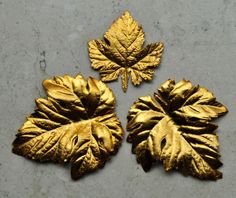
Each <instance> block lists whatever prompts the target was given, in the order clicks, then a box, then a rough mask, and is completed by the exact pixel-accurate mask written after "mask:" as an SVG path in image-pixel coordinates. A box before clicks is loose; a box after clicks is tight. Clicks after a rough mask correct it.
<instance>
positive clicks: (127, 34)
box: [88, 11, 164, 92]
mask: <svg viewBox="0 0 236 198" xmlns="http://www.w3.org/2000/svg"><path fill="white" fill-rule="evenodd" d="M143 44H144V32H143V30H142V27H141V26H139V25H138V23H137V22H136V21H135V20H134V19H133V18H132V16H131V15H130V13H129V12H127V11H126V12H125V13H124V14H123V15H122V16H121V17H120V18H118V19H117V20H116V21H115V22H114V23H113V24H112V25H111V27H110V28H109V30H108V31H107V32H106V33H105V34H104V41H102V40H92V41H90V42H89V43H88V45H89V56H90V60H91V63H92V67H93V68H94V69H96V70H98V71H99V72H100V76H101V80H102V81H104V82H109V81H114V80H116V79H117V78H118V77H119V75H121V80H122V88H123V91H124V92H126V90H127V88H128V80H129V76H131V80H132V83H133V84H134V85H135V86H136V85H139V84H140V83H141V82H142V81H143V80H151V79H152V76H153V73H154V71H153V68H154V67H156V66H158V65H159V63H160V59H161V56H162V52H163V49H164V45H163V44H162V43H161V42H158V43H152V44H149V45H147V46H146V47H145V48H142V46H143Z"/></svg>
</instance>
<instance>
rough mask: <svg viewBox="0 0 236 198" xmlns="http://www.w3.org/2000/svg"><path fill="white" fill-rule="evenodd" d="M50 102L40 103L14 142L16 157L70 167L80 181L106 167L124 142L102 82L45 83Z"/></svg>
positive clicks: (66, 79) (110, 96)
mask: <svg viewBox="0 0 236 198" xmlns="http://www.w3.org/2000/svg"><path fill="white" fill-rule="evenodd" d="M43 86H44V88H45V90H46V92H47V95H48V98H47V99H43V98H39V99H36V105H37V108H36V109H35V112H34V113H33V114H31V115H30V116H29V117H27V120H26V122H25V123H24V124H23V126H22V127H21V128H20V129H19V131H18V133H17V135H16V139H15V141H14V142H13V152H14V153H16V154H19V155H22V156H25V157H27V158H30V159H32V160H36V161H40V162H46V161H53V162H57V163H62V164H71V176H72V178H73V179H75V180H76V179H78V178H80V177H81V176H83V175H84V174H86V173H88V172H92V171H95V170H96V169H98V168H101V167H103V166H104V164H105V162H106V161H107V160H108V159H109V156H110V155H112V154H115V153H116V151H117V150H118V147H119V145H120V144H121V140H122V137H123V129H122V127H121V124H120V121H119V120H118V118H117V117H116V115H115V113H114V108H115V97H114V95H113V93H112V91H111V90H110V89H109V88H108V87H107V85H106V84H104V83H103V82H102V81H98V80H95V79H94V78H92V77H89V78H88V80H87V81H86V80H85V79H84V78H83V77H82V76H81V75H78V76H76V78H72V77H70V76H68V75H65V76H63V77H54V78H53V79H49V80H45V81H44V82H43Z"/></svg>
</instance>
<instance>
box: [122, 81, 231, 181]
mask: <svg viewBox="0 0 236 198" xmlns="http://www.w3.org/2000/svg"><path fill="white" fill-rule="evenodd" d="M227 111H228V110H227V108H226V107H225V106H224V105H222V104H220V103H219V102H217V101H216V98H215V97H214V95H213V94H212V93H211V92H209V91H208V90H207V89H205V88H203V87H200V86H193V85H192V84H191V82H190V81H186V80H182V81H180V82H179V83H177V84H175V82H174V81H173V80H168V81H166V82H165V83H163V84H162V86H161V87H160V89H158V92H157V93H155V94H154V98H152V97H150V96H144V97H140V98H139V99H138V100H137V101H136V102H135V103H134V104H133V106H132V107H131V109H130V110H129V114H128V117H127V118H128V124H127V130H129V131H130V133H129V135H128V137H127V141H128V142H130V143H132V152H133V153H135V154H136V156H137V161H138V162H139V163H141V165H142V167H143V169H144V170H145V171H148V170H149V169H150V168H151V166H152V163H153V162H156V161H161V162H162V163H163V166H164V168H165V170H166V171H170V170H172V169H178V170H180V171H181V172H183V173H184V174H189V175H192V176H195V177H198V178H200V179H212V180H216V179H219V178H221V177H222V173H221V172H219V171H218V170H217V168H218V167H220V166H221V165H222V163H221V162H220V160H219V157H220V154H219V149H218V147H219V143H218V137H217V135H216V133H215V132H214V131H215V129H216V128H217V125H215V124H212V123H211V122H210V121H211V120H213V119H215V118H217V117H219V116H221V115H224V114H225V113H226V112H227Z"/></svg>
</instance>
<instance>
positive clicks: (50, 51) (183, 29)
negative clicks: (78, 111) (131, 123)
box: [0, 0, 236, 198]
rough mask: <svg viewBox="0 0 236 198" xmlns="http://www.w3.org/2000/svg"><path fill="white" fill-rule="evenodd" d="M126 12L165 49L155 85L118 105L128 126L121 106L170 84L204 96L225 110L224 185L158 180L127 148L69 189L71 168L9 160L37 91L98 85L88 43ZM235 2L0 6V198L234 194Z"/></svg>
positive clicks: (24, 1)
mask: <svg viewBox="0 0 236 198" xmlns="http://www.w3.org/2000/svg"><path fill="white" fill-rule="evenodd" d="M125 10H129V11H130V12H131V14H132V15H133V17H134V18H135V19H137V20H138V21H139V23H140V24H142V25H143V28H144V31H145V32H146V42H147V43H150V42H154V41H163V42H164V44H165V51H164V55H163V59H162V63H161V65H160V67H159V68H158V69H157V70H156V72H155V77H154V80H153V81H152V82H150V83H143V84H142V85H141V86H140V87H138V88H136V87H133V85H131V84H130V85H129V89H128V92H127V93H126V94H124V93H123V92H122V90H121V88H120V82H119V83H118V82H113V83H109V86H110V87H111V88H112V89H113V90H114V91H115V94H116V96H117V113H118V116H119V118H120V120H121V121H122V124H123V126H124V127H125V125H126V115H127V111H128V109H129V107H130V106H131V104H132V103H133V101H135V100H136V99H137V98H138V97H139V96H142V95H147V94H151V93H153V91H155V90H156V88H157V87H159V85H160V84H161V83H162V82H164V81H165V80H166V79H168V78H174V79H176V81H179V80H181V79H182V78H185V79H189V80H191V81H192V82H193V83H194V84H200V85H202V86H205V87H207V88H208V89H209V90H211V91H212V92H214V93H215V95H216V97H217V99H218V100H219V101H220V102H222V103H223V104H225V105H226V106H228V108H229V113H228V114H227V115H226V116H225V117H224V118H222V119H220V120H219V121H218V124H219V129H218V134H219V138H220V145H221V146H220V151H221V154H222V161H223V163H224V166H223V167H222V168H221V169H220V170H221V171H222V172H223V174H224V175H223V179H222V180H218V181H217V182H212V181H200V180H198V179H195V178H192V177H184V176H182V175H181V174H180V173H178V172H173V173H169V174H167V173H165V172H164V170H163V167H162V166H158V165H157V166H155V168H153V169H152V170H151V171H150V172H149V173H145V172H144V171H143V170H142V168H141V166H140V165H138V164H137V163H136V160H135V155H131V152H130V149H131V145H130V144H127V143H126V142H125V141H124V142H123V144H122V147H121V149H120V150H119V152H118V154H117V155H116V156H115V157H113V158H112V159H111V161H110V162H108V163H107V164H106V166H105V168H104V169H102V170H99V171H98V172H96V173H93V174H90V175H88V176H86V177H84V178H82V179H81V180H79V181H76V182H75V181H72V180H71V178H70V174H69V168H68V167H64V166H60V165H56V164H50V163H49V164H40V163H35V162H32V161H30V160H27V159H25V158H23V157H20V156H17V155H14V154H12V153H11V143H12V141H13V140H14V137H15V133H16V132H17V129H18V128H19V127H20V126H21V124H22V123H23V122H24V120H25V116H27V115H28V114H29V113H31V112H32V111H33V108H34V106H35V105H34V99H35V98H37V97H44V96H45V93H44V91H43V89H42V86H41V82H42V80H43V79H46V78H49V77H52V76H54V75H62V74H65V73H67V74H70V75H74V76H75V75H76V74H77V73H78V72H81V73H82V74H83V75H84V76H85V77H88V76H94V77H96V78H98V77H99V76H98V72H96V71H94V70H93V69H92V68H91V67H90V62H89V58H88V52H87V41H89V40H91V39H95V38H101V37H102V35H103V33H104V32H105V31H106V30H107V28H108V27H109V25H110V24H111V23H112V21H113V20H114V19H116V18H117V17H118V16H120V15H121V14H122V13H123V11H125ZM235 62H236V1H235V0H224V1H223V0H214V1H213V0H207V1H206V0H198V1H196V0H188V1H187V0H175V1H174V0H165V1H161V0H134V1H128V0H127V1H125V0H113V1H110V0H97V1H94V0H90V1H84V0H67V1H65V0H44V1H43V0H21V1H20V0H0V112H1V114H0V197H1V198H7V197H10V198H30V197H32V198H58V197H62V198H64V197H65V198H72V197H73V198H74V197H79V198H111V197H112V198H133V197H135V198H143V197H146V198H157V197H161V198H169V197H171V198H175V197H177V198H182V197H186V198H188V197H192V198H211V197H214V198H223V197H227V198H233V197H235V194H236V188H235V185H236V179H235V178H236V171H235V161H236V144H235V142H236V128H235V123H236V100H235V98H236V82H235V80H236V64H235Z"/></svg>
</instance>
